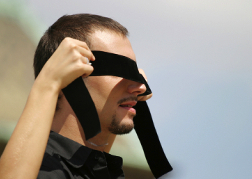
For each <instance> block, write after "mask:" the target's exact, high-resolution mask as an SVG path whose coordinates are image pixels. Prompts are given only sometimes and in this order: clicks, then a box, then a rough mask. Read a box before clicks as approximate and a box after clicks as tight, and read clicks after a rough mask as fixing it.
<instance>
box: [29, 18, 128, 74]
mask: <svg viewBox="0 0 252 179" xmlns="http://www.w3.org/2000/svg"><path fill="white" fill-rule="evenodd" d="M106 29H107V30H111V31H113V32H116V33H118V34H121V35H123V36H127V35H128V30H127V29H126V28H125V27H123V26H122V25H121V24H119V23H118V22H116V21H115V20H113V19H111V18H108V17H103V16H99V15H93V14H75V15H64V16H62V17H61V18H59V19H58V20H57V21H56V22H55V23H54V24H53V25H52V26H51V27H49V28H48V30H47V31H46V32H45V34H44V35H43V36H42V37H41V39H40V41H39V43H38V46H37V49H36V52H35V55H34V61H33V67H34V75H35V78H36V77H37V76H38V74H39V72H40V71H41V69H42V68H43V66H44V64H45V63H46V62H47V60H48V59H49V58H50V57H51V56H52V54H53V53H54V52H55V50H56V49H57V48H58V46H59V44H60V43H61V41H62V40H63V39H64V38H65V37H71V38H74V39H77V40H81V41H84V42H86V44H87V45H88V46H89V47H90V46H91V42H90V40H89V38H90V35H91V34H92V33H94V32H95V30H106Z"/></svg>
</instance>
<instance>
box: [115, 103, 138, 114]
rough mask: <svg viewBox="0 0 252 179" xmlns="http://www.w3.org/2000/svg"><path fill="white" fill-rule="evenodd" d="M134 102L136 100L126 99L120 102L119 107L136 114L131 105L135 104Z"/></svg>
mask: <svg viewBox="0 0 252 179" xmlns="http://www.w3.org/2000/svg"><path fill="white" fill-rule="evenodd" d="M136 104H137V102H136V101H127V102H123V103H121V104H120V105H119V107H121V108H123V109H125V110H127V111H129V112H132V113H134V114H136V110H135V109H134V108H133V106H135V105H136Z"/></svg>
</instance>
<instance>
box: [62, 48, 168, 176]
mask: <svg viewBox="0 0 252 179" xmlns="http://www.w3.org/2000/svg"><path fill="white" fill-rule="evenodd" d="M93 54H94V56H95V58H96V60H95V61H93V62H92V66H93V67H94V71H93V73H92V74H91V75H90V76H104V75H111V76H118V77H122V78H125V79H128V80H132V81H136V82H139V83H143V84H145V85H146V88H147V90H146V92H145V93H144V94H142V95H148V94H151V89H150V88H149V86H148V83H147V82H146V81H145V79H144V77H143V76H142V75H141V74H140V73H139V71H138V68H137V64H136V62H135V61H133V60H131V59H130V58H128V57H125V56H121V55H117V54H112V53H107V52H102V51H93ZM62 91H63V93H64V95H65V97H66V99H67V100H68V102H69V104H70V105H71V107H72V109H73V111H74V112H75V114H76V116H77V118H78V119H79V121H80V123H81V126H82V128H83V130H84V133H85V136H86V140H88V139H90V138H92V137H94V136H95V135H97V134H98V133H100V132H101V127H100V121H99V117H98V114H97V111H96V108H95V105H94V102H93V100H92V98H91V96H90V94H89V92H88V90H87V88H86V86H85V83H84V82H83V80H82V77H79V78H77V79H76V80H75V81H73V82H72V83H71V84H70V85H68V86H67V87H66V88H64V89H63V90H62ZM135 108H136V111H137V116H136V117H135V118H134V123H135V130H136V133H137V135H138V138H139V140H140V142H141V145H142V147H143V150H144V153H145V156H146V159H147V161H148V164H149V166H150V169H151V171H152V173H153V175H154V176H155V177H156V178H158V177H160V176H162V175H164V174H165V173H167V172H169V171H171V170H172V167H171V165H170V164H169V162H168V160H167V158H166V156H165V154H164V151H163V149H162V146H161V144H160V141H159V139H158V136H157V133H156V129H155V127H154V124H153V121H152V118H151V114H150V111H149V108H148V106H147V103H146V102H138V103H137V105H136V106H135Z"/></svg>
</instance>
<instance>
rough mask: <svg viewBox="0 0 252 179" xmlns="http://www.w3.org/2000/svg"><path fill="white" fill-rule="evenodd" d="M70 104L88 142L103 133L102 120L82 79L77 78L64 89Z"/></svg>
mask: <svg viewBox="0 0 252 179" xmlns="http://www.w3.org/2000/svg"><path fill="white" fill-rule="evenodd" d="M62 91H63V93H64V95H65V97H66V99H67V101H68V103H69V104H70V106H71V107H72V109H73V111H74V113H75V114H76V116H77V118H78V119H79V121H80V123H81V126H82V128H83V130H84V132H85V137H86V140H88V139H90V138H92V137H94V136H96V135H97V134H98V133H100V132H101V126H100V120H99V117H98V114H97V111H96V108H95V104H94V102H93V100H92V98H91V96H90V94H89V92H88V89H87V87H86V85H85V83H84V82H83V79H82V77H79V78H77V79H76V80H74V81H73V82H72V83H71V84H69V85H68V86H67V87H66V88H64V89H62Z"/></svg>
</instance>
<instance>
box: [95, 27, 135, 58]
mask: <svg viewBox="0 0 252 179" xmlns="http://www.w3.org/2000/svg"><path fill="white" fill-rule="evenodd" d="M90 42H91V44H92V46H91V50H98V51H105V52H110V53H115V54H119V55H123V56H126V57H128V58H130V59H132V60H134V61H136V56H135V53H134V51H133V49H132V46H131V43H130V41H129V39H128V38H127V37H124V36H122V35H120V34H118V33H116V32H112V31H109V30H103V31H100V30H96V31H95V32H94V33H93V34H92V35H91V38H90Z"/></svg>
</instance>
